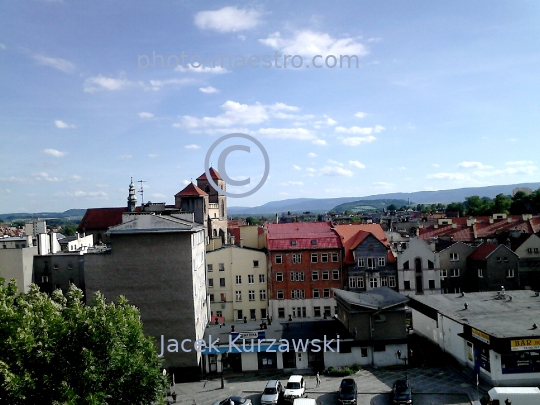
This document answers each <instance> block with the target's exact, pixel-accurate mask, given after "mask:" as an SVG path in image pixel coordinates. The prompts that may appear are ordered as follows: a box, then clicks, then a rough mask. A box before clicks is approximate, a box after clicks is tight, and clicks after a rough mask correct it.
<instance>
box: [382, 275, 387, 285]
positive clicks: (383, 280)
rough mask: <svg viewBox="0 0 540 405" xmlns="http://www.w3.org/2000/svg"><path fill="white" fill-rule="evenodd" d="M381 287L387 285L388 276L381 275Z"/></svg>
mask: <svg viewBox="0 0 540 405" xmlns="http://www.w3.org/2000/svg"><path fill="white" fill-rule="evenodd" d="M381 287H388V277H386V276H384V277H381Z"/></svg>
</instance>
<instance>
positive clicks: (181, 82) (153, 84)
mask: <svg viewBox="0 0 540 405" xmlns="http://www.w3.org/2000/svg"><path fill="white" fill-rule="evenodd" d="M191 83H193V79H189V78H182V79H168V80H150V88H151V89H152V90H154V91H158V90H161V89H162V88H163V87H165V86H185V85H187V84H191Z"/></svg>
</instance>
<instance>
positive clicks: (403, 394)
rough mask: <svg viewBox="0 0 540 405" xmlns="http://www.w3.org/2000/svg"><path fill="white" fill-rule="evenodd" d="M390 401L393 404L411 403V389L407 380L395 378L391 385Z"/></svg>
mask: <svg viewBox="0 0 540 405" xmlns="http://www.w3.org/2000/svg"><path fill="white" fill-rule="evenodd" d="M392 403H393V404H395V405H411V404H412V403H413V400H412V389H411V385H410V384H409V380H397V381H396V382H395V383H394V386H393V387H392Z"/></svg>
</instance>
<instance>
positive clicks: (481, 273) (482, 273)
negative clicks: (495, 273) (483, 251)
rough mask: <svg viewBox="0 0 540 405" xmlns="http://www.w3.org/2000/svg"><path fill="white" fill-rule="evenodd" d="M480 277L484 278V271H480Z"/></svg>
mask: <svg viewBox="0 0 540 405" xmlns="http://www.w3.org/2000/svg"><path fill="white" fill-rule="evenodd" d="M478 277H480V278H484V269H478Z"/></svg>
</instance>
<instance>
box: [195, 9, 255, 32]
mask: <svg viewBox="0 0 540 405" xmlns="http://www.w3.org/2000/svg"><path fill="white" fill-rule="evenodd" d="M260 16H261V13H260V12H258V11H256V10H247V9H244V10H243V9H238V8H237V7H232V6H227V7H223V8H221V9H219V10H213V11H200V12H198V13H197V14H196V15H195V21H194V22H195V25H196V26H197V27H199V28H200V29H203V30H214V31H218V32H236V31H243V30H249V29H252V28H255V27H256V26H257V25H258V24H259V23H260V20H259V17H260Z"/></svg>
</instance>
